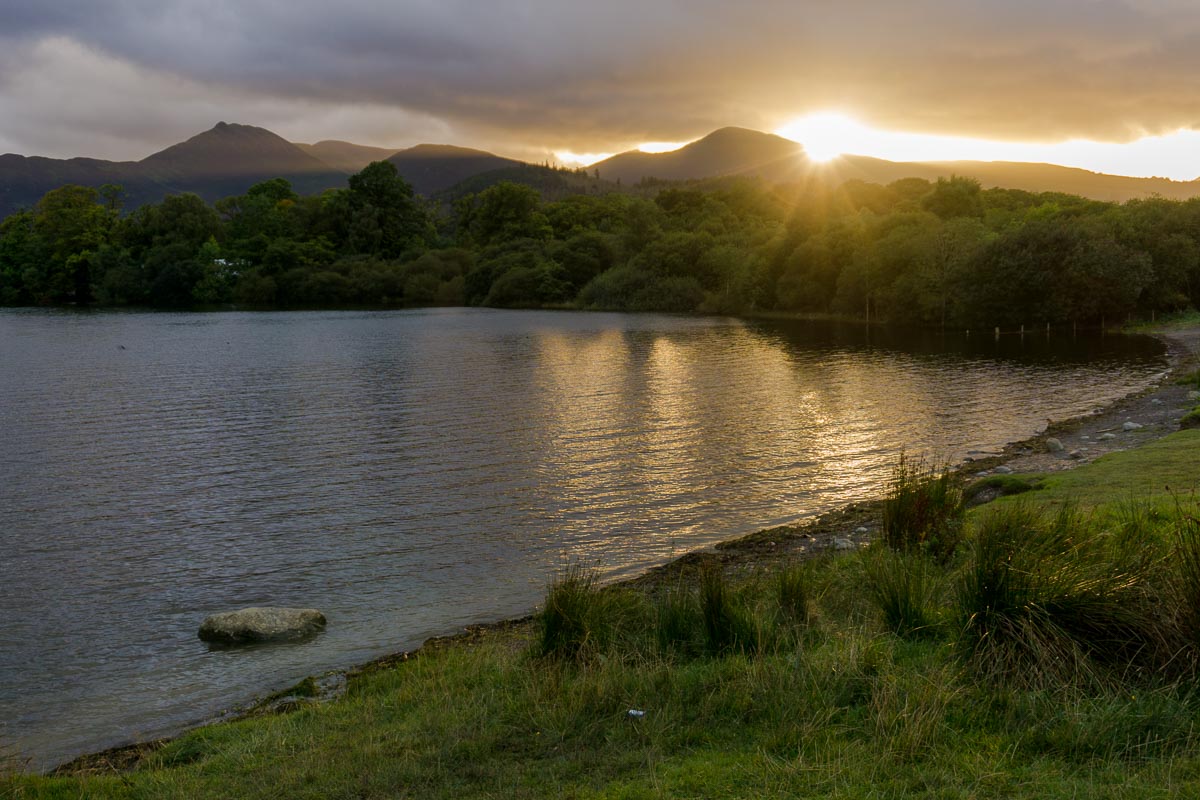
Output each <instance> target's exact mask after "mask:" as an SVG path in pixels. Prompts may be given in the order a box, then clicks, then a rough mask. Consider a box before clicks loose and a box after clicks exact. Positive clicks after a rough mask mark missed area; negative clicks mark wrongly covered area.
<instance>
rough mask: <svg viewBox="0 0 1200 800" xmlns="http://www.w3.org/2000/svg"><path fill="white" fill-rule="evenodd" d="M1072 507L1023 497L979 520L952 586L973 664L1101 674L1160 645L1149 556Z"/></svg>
mask: <svg viewBox="0 0 1200 800" xmlns="http://www.w3.org/2000/svg"><path fill="white" fill-rule="evenodd" d="M1126 556H1128V552H1127V551H1125V550H1124V549H1123V548H1117V547H1114V546H1113V544H1112V540H1111V537H1110V536H1108V535H1106V534H1104V533H1102V532H1100V531H1099V529H1098V528H1097V527H1096V526H1094V525H1090V524H1088V521H1087V520H1085V519H1084V518H1082V517H1081V516H1080V515H1078V514H1077V513H1075V512H1074V511H1073V510H1071V509H1065V510H1062V511H1060V512H1059V513H1058V514H1056V515H1054V516H1052V517H1046V516H1045V515H1043V513H1042V512H1040V511H1038V510H1036V509H1035V508H1033V507H1031V506H1027V505H1012V506H1007V507H1004V508H999V509H995V510H994V511H993V512H992V513H991V514H989V515H987V516H986V517H984V518H983V520H982V521H981V522H980V525H979V529H978V532H977V534H976V539H975V544H974V552H973V558H972V563H971V564H970V566H969V568H968V569H967V570H966V572H965V573H964V575H963V577H962V580H961V582H960V584H959V587H958V592H957V597H956V604H957V610H958V614H959V616H960V621H961V630H962V638H963V642H964V644H965V645H966V646H967V647H968V649H969V651H970V652H971V653H972V654H973V655H974V656H975V658H976V661H977V663H978V664H979V665H981V666H984V667H985V668H987V669H995V670H997V671H999V672H1002V673H1005V674H1006V675H1008V676H1009V677H1021V678H1023V679H1028V680H1030V681H1031V682H1033V683H1039V682H1043V681H1045V682H1051V683H1060V684H1061V683H1067V684H1070V683H1074V682H1077V681H1079V680H1081V679H1084V680H1090V679H1098V678H1100V677H1101V671H1100V670H1099V668H1100V667H1103V666H1105V665H1108V666H1113V667H1115V668H1118V669H1120V670H1127V669H1130V668H1133V667H1135V666H1137V665H1139V664H1144V663H1146V662H1152V661H1153V659H1154V657H1155V654H1156V653H1159V652H1161V648H1160V647H1159V644H1160V643H1161V641H1162V633H1163V632H1162V626H1161V621H1160V620H1159V619H1158V618H1157V615H1156V614H1155V613H1154V610H1153V606H1154V603H1153V602H1152V600H1151V596H1150V595H1151V591H1150V587H1149V585H1148V583H1149V582H1148V578H1149V577H1150V575H1151V571H1150V565H1148V564H1147V563H1145V562H1144V561H1139V560H1134V559H1129V558H1127V557H1126Z"/></svg>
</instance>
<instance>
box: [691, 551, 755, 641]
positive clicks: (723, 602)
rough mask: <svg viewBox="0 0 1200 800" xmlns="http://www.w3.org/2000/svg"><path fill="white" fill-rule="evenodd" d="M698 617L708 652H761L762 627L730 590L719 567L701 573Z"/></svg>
mask: <svg viewBox="0 0 1200 800" xmlns="http://www.w3.org/2000/svg"><path fill="white" fill-rule="evenodd" d="M700 614H701V617H702V619H703V621H704V634H705V638H706V641H707V643H708V649H709V651H710V652H711V653H713V654H715V655H720V654H724V653H730V652H741V653H756V652H758V651H759V650H760V649H762V645H763V644H764V642H763V632H764V631H763V625H762V624H759V621H758V620H756V619H755V618H754V616H753V615H752V613H751V610H750V609H749V608H748V607H747V606H746V604H745V603H744V602H743V601H742V600H741V599H740V598H738V597H737V596H736V595H734V593H733V592H732V591H731V590H730V588H729V585H728V583H727V582H726V580H725V575H724V573H722V572H721V569H720V568H719V567H709V568H707V569H705V570H703V571H702V572H701V573H700Z"/></svg>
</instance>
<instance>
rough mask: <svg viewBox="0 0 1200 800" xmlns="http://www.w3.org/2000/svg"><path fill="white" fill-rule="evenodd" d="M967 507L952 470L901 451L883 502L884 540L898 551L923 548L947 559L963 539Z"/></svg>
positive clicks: (939, 559) (945, 560) (940, 558)
mask: <svg viewBox="0 0 1200 800" xmlns="http://www.w3.org/2000/svg"><path fill="white" fill-rule="evenodd" d="M965 510H966V509H965V506H964V505H963V493H962V490H961V488H960V487H959V485H958V481H957V480H956V479H955V478H954V476H953V475H951V474H950V472H949V470H942V471H941V472H940V473H939V472H938V471H936V470H934V469H932V468H930V467H926V466H925V465H924V464H922V463H920V462H917V463H913V462H911V461H909V460H908V459H907V458H906V457H905V456H904V455H901V456H900V463H899V464H898V465H897V466H896V469H895V470H894V472H893V473H892V485H891V490H890V492H889V493H888V497H887V499H886V500H884V504H883V524H882V528H881V533H882V536H883V540H884V542H885V543H886V544H887V546H888V547H889V548H891V549H892V550H894V551H896V552H899V553H908V552H914V551H921V552H925V553H928V554H929V555H930V556H931V557H933V558H934V559H936V560H937V561H939V562H942V563H945V562H947V561H949V560H950V558H951V557H953V555H954V551H955V549H956V548H957V547H958V544H959V542H960V541H961V540H962V527H963V516H964V514H965Z"/></svg>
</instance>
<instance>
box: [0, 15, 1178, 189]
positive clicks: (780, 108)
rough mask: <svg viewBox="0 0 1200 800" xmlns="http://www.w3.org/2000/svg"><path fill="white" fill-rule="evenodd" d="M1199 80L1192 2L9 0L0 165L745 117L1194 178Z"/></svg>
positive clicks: (609, 144)
mask: <svg viewBox="0 0 1200 800" xmlns="http://www.w3.org/2000/svg"><path fill="white" fill-rule="evenodd" d="M1197 75H1200V3H1196V2H1194V0H1070V2H1067V1H1065V0H906V2H904V3H897V2H894V1H893V0H796V1H794V2H783V1H782V0H741V2H739V3H736V4H735V3H731V2H726V1H725V0H722V1H721V2H716V1H714V0H638V2H630V1H629V0H606V2H598V1H597V0H590V1H589V2H572V1H571V0H520V1H518V0H471V1H468V0H391V1H390V2H384V1H383V0H339V2H336V3H331V2H328V0H205V1H204V2H191V1H188V2H185V1H184V0H43V1H42V2H40V3H31V2H28V0H0V152H16V153H21V154H24V155H45V156H52V157H60V158H61V157H70V156H76V155H87V156H92V157H99V158H112V159H118V160H120V159H139V158H142V157H144V156H146V155H148V154H150V153H152V152H154V151H156V150H160V149H162V148H164V147H166V146H168V145H170V144H173V143H175V142H177V141H181V140H183V139H185V138H187V137H189V136H191V135H193V134H195V133H198V132H200V131H202V130H206V129H208V128H210V127H212V126H213V125H214V124H216V122H218V121H221V120H224V121H227V122H239V123H244V124H250V125H259V126H262V127H266V128H269V129H271V130H273V131H275V132H276V133H279V134H280V135H282V136H284V137H286V138H288V139H290V140H292V141H301V142H312V141H316V140H320V139H344V140H349V141H354V142H358V143H361V144H371V145H377V146H390V147H396V148H400V147H407V146H411V145H413V144H418V143H421V142H436V143H450V144H461V145H468V146H474V147H481V148H484V149H488V150H492V151H494V152H498V153H501V154H503V155H508V156H514V157H518V158H524V159H527V160H538V161H540V160H543V159H545V158H552V157H553V156H552V154H555V153H557V154H560V157H563V158H564V159H569V158H571V157H572V156H571V154H587V155H590V156H591V157H592V158H594V157H597V156H602V155H604V154H608V153H614V152H620V151H622V150H627V149H633V148H636V147H638V146H639V145H641V144H643V143H647V142H657V143H682V142H687V141H690V140H693V139H696V138H698V137H700V136H702V135H704V134H705V133H708V132H710V131H712V130H714V129H716V128H719V127H722V126H726V125H739V126H742V127H747V128H754V129H757V130H763V131H778V132H781V133H783V134H784V135H788V136H790V137H792V138H798V137H799V133H798V132H797V131H803V130H807V131H808V135H809V136H811V137H816V138H821V137H824V139H826V140H828V139H830V138H831V137H832V138H833V139H834V140H838V139H839V137H840V139H843V140H846V141H849V142H850V143H851V144H850V145H847V147H849V146H852V147H853V150H851V152H855V151H856V152H863V153H865V154H867V155H878V156H880V157H885V158H894V159H895V160H911V159H909V158H906V157H905V156H904V154H905V153H906V152H912V150H911V148H912V147H916V145H914V142H918V143H920V146H919V147H917V150H919V151H920V152H925V150H921V149H920V148H922V147H923V148H925V149H926V150H927V149H928V148H930V147H933V148H934V151H935V152H943V151H953V152H954V153H955V154H956V155H954V156H951V157H967V158H984V159H991V158H1000V159H1007V160H1012V159H1011V158H1009V155H1010V154H1013V153H1015V154H1017V155H1018V156H1020V159H1021V160H1027V157H1028V159H1030V160H1055V161H1057V162H1058V163H1070V162H1071V160H1072V159H1074V161H1075V163H1074V164H1073V165H1077V166H1085V167H1087V168H1090V169H1097V170H1103V171H1110V172H1118V173H1120V174H1144V175H1164V176H1169V177H1175V178H1180V179H1192V178H1195V177H1197V176H1200V147H1197V144H1200V133H1197V130H1200V92H1197V91H1196V83H1195V81H1196V77H1195V76H1197ZM798 121H799V122H798ZM805 123H807V124H808V127H807V129H806V128H805ZM814 124H816V125H818V126H819V125H821V124H825V125H826V130H824V132H820V131H817V129H816V128H814V127H813V126H814ZM831 126H832V128H831ZM839 126H840V127H839ZM814 131H817V132H814ZM897 137H899V138H897ZM928 137H937V138H936V139H933V140H931V139H929V138H928ZM1147 137H1149V138H1147ZM964 140H967V141H966V142H964ZM905 142H907V144H904V143H905ZM802 143H804V142H803V141H802ZM902 145H903V146H902ZM663 146H665V145H663V144H660V145H659V149H661V148H662V147H663ZM823 147H825V149H826V150H828V149H829V148H831V147H832V149H835V150H836V149H839V148H838V146H837V145H836V144H835V145H829V144H828V143H826V144H825V145H823ZM889 147H890V148H891V149H890V150H889V149H888V148H889ZM904 147H910V150H907V151H906V150H905V149H904ZM872 148H875V152H872V151H871V149H872ZM884 151H887V152H886V153H885V152H884ZM888 153H891V155H889V154H888ZM896 153H900V157H899V158H897V157H896V156H895V154H896ZM1047 154H1048V155H1049V156H1050V157H1039V155H1047ZM920 157H927V156H920ZM580 160H581V161H585V160H590V159H587V158H580Z"/></svg>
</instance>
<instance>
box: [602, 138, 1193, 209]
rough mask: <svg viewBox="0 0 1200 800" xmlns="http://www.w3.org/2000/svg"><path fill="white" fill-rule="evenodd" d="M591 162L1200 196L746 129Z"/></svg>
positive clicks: (696, 172)
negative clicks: (812, 143)
mask: <svg viewBox="0 0 1200 800" xmlns="http://www.w3.org/2000/svg"><path fill="white" fill-rule="evenodd" d="M593 168H594V169H598V170H599V171H600V177H602V178H606V179H608V180H617V179H620V180H621V182H622V183H626V184H628V183H633V182H637V181H639V180H641V179H642V178H659V179H663V180H697V179H703V178H712V177H719V176H727V175H755V176H759V177H762V178H765V179H766V180H769V181H772V182H779V183H782V182H793V181H812V180H819V181H823V182H828V183H834V184H838V183H843V182H845V181H848V180H854V179H857V180H862V181H865V182H867V183H878V184H888V183H891V182H893V181H896V180H899V179H901V178H924V179H926V180H931V181H932V180H937V179H938V178H939V177H949V176H951V175H962V176H965V177H969V178H975V179H976V180H978V181H979V182H980V183H981V184H983V186H984V188H991V187H994V186H999V187H1003V188H1006V189H1024V190H1025V191H1029V192H1064V193H1067V194H1077V195H1082V196H1084V197H1090V198H1092V199H1095V200H1111V201H1117V202H1123V201H1125V200H1129V199H1131V198H1134V197H1150V196H1151V195H1155V194H1157V195H1161V196H1162V197H1166V198H1171V199H1178V200H1183V199H1187V198H1190V197H1197V196H1200V181H1172V180H1168V179H1166V178H1130V177H1125V176H1121V175H1105V174H1103V173H1098V172H1089V171H1088V170H1084V169H1075V168H1072V167H1061V166H1057V165H1055V164H1027V163H1018V162H1008V161H940V162H919V161H914V162H898V161H885V160H883V159H879V158H870V157H868V156H842V157H840V158H837V159H835V160H833V161H831V162H828V163H824V164H823V163H817V162H814V161H812V160H810V159H809V158H808V156H807V155H806V154H805V152H804V147H803V146H802V145H800V144H797V143H795V142H793V141H790V140H788V139H784V138H782V137H780V136H775V135H772V134H769V133H760V132H758V131H752V130H747V129H745V128H722V129H720V130H717V131H714V132H713V133H710V134H709V135H708V136H705V137H704V138H703V139H699V140H697V141H695V142H692V143H691V144H689V145H685V146H684V147H682V148H680V149H678V150H673V151H670V152H666V153H642V152H639V151H630V152H627V153H620V154H618V155H615V156H613V157H612V158H609V159H606V160H604V161H601V162H599V163H597V164H594V165H593Z"/></svg>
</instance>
